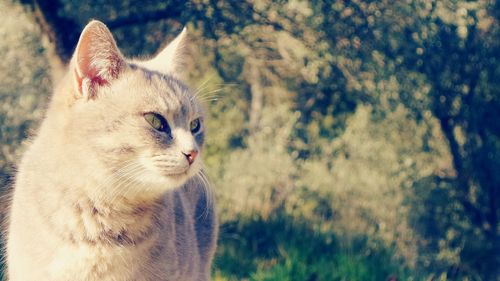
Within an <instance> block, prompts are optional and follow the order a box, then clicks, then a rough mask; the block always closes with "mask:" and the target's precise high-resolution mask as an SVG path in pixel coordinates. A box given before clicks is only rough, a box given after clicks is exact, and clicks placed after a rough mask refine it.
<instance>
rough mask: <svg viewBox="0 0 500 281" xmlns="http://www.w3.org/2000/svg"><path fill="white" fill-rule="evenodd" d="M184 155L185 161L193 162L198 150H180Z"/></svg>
mask: <svg viewBox="0 0 500 281" xmlns="http://www.w3.org/2000/svg"><path fill="white" fill-rule="evenodd" d="M182 154H184V156H186V159H187V161H188V162H189V165H191V164H193V162H194V159H196V156H197V155H198V150H194V149H193V150H191V151H189V152H182Z"/></svg>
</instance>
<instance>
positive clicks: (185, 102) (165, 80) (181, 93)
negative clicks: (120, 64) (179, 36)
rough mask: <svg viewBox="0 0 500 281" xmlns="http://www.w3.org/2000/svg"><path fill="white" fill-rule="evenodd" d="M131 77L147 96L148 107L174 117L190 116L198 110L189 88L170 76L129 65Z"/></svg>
mask: <svg viewBox="0 0 500 281" xmlns="http://www.w3.org/2000/svg"><path fill="white" fill-rule="evenodd" d="M130 68H131V71H132V72H133V75H134V76H135V77H137V78H139V79H141V80H143V83H141V84H143V85H144V86H145V87H146V88H145V89H144V90H145V93H147V94H148V97H147V100H145V101H146V102H149V103H152V104H148V106H151V107H155V108H157V109H158V110H162V111H168V112H169V113H172V114H175V115H183V116H185V115H191V114H193V113H195V112H196V111H197V110H198V106H197V104H196V103H195V100H194V98H193V96H192V95H191V92H190V90H189V88H188V87H187V86H186V85H185V84H184V83H182V82H181V81H180V80H178V79H176V78H175V77H173V76H171V75H165V74H163V73H160V72H157V71H153V70H149V69H147V68H144V67H141V66H139V65H136V64H130Z"/></svg>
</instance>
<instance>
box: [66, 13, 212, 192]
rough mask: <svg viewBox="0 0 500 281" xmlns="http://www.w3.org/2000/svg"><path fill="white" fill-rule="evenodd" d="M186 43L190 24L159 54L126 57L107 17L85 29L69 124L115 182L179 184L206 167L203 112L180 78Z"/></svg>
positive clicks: (75, 64)
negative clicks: (129, 58) (202, 163)
mask: <svg viewBox="0 0 500 281" xmlns="http://www.w3.org/2000/svg"><path fill="white" fill-rule="evenodd" d="M185 44H186V30H185V29H184V30H183V31H182V33H181V34H180V35H178V36H177V38H175V39H174V41H172V42H171V43H170V44H169V45H168V46H167V47H166V48H165V49H163V50H162V51H161V52H160V53H159V54H158V55H156V56H155V57H154V58H152V59H150V60H147V61H139V60H126V59H125V58H124V57H123V55H122V54H121V53H120V51H119V50H118V48H117V46H116V43H115V40H114V39H113V36H112V35H111V32H110V31H109V30H108V28H107V27H106V26H105V25H104V24H103V23H101V22H99V21H92V22H90V23H89V24H88V25H87V26H86V27H85V29H84V30H83V32H82V34H81V36H80V40H79V42H78V45H77V48H76V50H75V53H74V56H73V59H72V61H71V64H70V76H71V79H72V81H73V83H72V89H73V91H72V93H67V94H71V95H74V99H73V100H72V102H71V104H70V105H69V106H68V109H67V113H66V114H65V118H66V120H65V122H64V124H65V128H63V130H65V133H66V134H67V136H69V138H70V140H69V142H72V143H77V144H78V145H80V146H81V148H82V151H86V152H87V153H89V154H91V155H89V156H88V157H94V158H97V159H98V160H99V161H97V162H98V163H101V164H102V168H103V169H107V170H108V172H110V173H112V174H113V177H114V178H113V179H111V180H110V182H109V184H110V185H122V188H123V190H126V188H128V187H129V185H132V183H133V182H135V183H137V182H141V183H145V184H146V185H145V186H152V187H154V188H173V187H177V186H180V185H182V184H183V183H184V182H185V181H186V180H188V179H189V178H190V177H192V176H194V175H195V174H197V173H198V172H200V169H201V159H200V158H201V149H202V146H203V142H204V134H205V124H204V123H205V122H204V114H203V111H202V108H201V106H200V105H199V103H198V102H197V100H196V97H195V96H193V93H192V92H191V91H190V90H189V88H188V87H187V86H186V85H185V84H183V83H182V82H181V81H180V80H179V79H178V78H177V77H178V76H179V73H180V72H181V71H182V70H183V64H182V62H183V60H184V59H183V56H185V53H184V52H183V48H185Z"/></svg>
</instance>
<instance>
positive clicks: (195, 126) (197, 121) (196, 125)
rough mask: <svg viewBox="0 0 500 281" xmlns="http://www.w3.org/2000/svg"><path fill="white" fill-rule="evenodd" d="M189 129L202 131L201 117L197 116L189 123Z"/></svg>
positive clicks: (195, 131)
mask: <svg viewBox="0 0 500 281" xmlns="http://www.w3.org/2000/svg"><path fill="white" fill-rule="evenodd" d="M189 129H190V130H191V133H193V134H196V133H198V132H199V131H200V129H201V120H200V118H196V119H194V120H193V121H191V123H190V124H189Z"/></svg>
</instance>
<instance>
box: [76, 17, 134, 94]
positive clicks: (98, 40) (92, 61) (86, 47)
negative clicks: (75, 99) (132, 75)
mask: <svg viewBox="0 0 500 281" xmlns="http://www.w3.org/2000/svg"><path fill="white" fill-rule="evenodd" d="M123 65H124V61H123V57H122V56H121V54H120V51H119V50H118V48H117V47H116V43H115V41H114V39H113V36H112V35H111V32H110V31H109V30H108V28H107V27H106V26H105V25H104V24H103V23H101V22H97V21H92V22H91V23H89V24H88V25H87V26H86V27H85V29H84V30H83V32H82V35H81V36H80V40H79V42H78V46H77V48H76V53H75V60H74V67H75V69H74V76H75V82H76V83H75V84H76V87H77V90H78V91H79V92H80V93H81V94H86V95H88V97H89V98H93V97H95V94H96V92H95V91H96V90H97V88H98V87H99V86H103V85H106V84H109V83H110V82H111V81H112V80H113V79H116V78H117V77H118V74H119V72H120V71H121V69H122V67H123Z"/></svg>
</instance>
